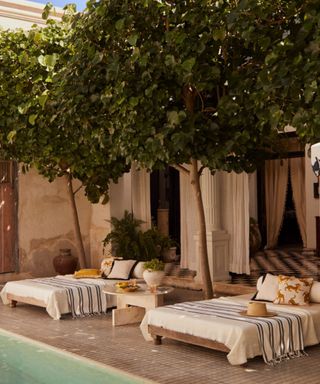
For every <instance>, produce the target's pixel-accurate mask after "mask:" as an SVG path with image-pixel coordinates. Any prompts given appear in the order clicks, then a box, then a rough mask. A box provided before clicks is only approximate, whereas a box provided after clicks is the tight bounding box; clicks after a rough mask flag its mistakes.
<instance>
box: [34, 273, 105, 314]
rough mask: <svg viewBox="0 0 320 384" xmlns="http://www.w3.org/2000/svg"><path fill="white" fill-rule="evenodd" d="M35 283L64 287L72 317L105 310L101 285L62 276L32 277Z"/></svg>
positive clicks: (100, 312)
mask: <svg viewBox="0 0 320 384" xmlns="http://www.w3.org/2000/svg"><path fill="white" fill-rule="evenodd" d="M34 282H36V283H37V284H43V285H46V286H50V287H57V288H64V289H65V290H66V293H67V298H68V305H69V309H70V312H71V314H72V317H73V318H76V317H83V316H89V315H95V314H103V313H106V312H107V296H106V295H105V294H104V293H103V292H102V288H103V286H102V285H99V284H93V283H92V282H90V283H87V282H85V281H81V280H72V279H67V278H63V277H60V276H59V277H58V278H57V277H47V278H39V279H34Z"/></svg>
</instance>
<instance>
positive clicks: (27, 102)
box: [0, 6, 128, 267]
mask: <svg viewBox="0 0 320 384" xmlns="http://www.w3.org/2000/svg"><path fill="white" fill-rule="evenodd" d="M49 11H50V6H48V7H47V8H46V9H45V12H46V13H48V12H49ZM74 18H76V17H75V16H74V14H73V10H72V7H68V8H67V10H66V14H65V16H64V18H63V21H62V22H61V23H60V22H59V23H58V22H54V21H52V20H48V24H47V26H46V27H45V28H33V29H31V30H30V31H28V32H25V31H23V30H15V31H3V30H2V31H0V51H1V56H0V102H1V105H2V108H1V109H0V127H1V130H0V155H1V157H2V158H4V159H12V160H16V161H18V162H20V163H22V164H23V168H22V169H23V170H24V171H27V170H28V169H29V167H31V166H33V167H35V168H36V169H37V170H38V172H39V173H40V174H42V175H43V176H45V177H46V178H47V179H48V180H49V181H50V182H51V181H53V180H54V179H55V178H57V177H62V176H63V177H65V178H66V181H67V187H68V191H69V197H70V204H71V207H72V213H73V219H74V230H75V240H76V243H77V248H78V252H79V261H80V266H81V267H85V266H86V260H85V254H84V247H83V242H82V237H81V231H80V225H79V219H78V213H77V208H76V203H75V193H76V192H77V191H78V190H75V191H74V189H73V184H72V180H73V179H78V180H80V182H81V183H82V184H81V185H82V186H84V188H85V194H86V195H87V197H88V199H89V200H90V201H92V202H97V201H98V200H99V198H100V197H101V196H103V195H105V196H107V195H108V185H109V182H110V180H114V181H116V180H117V179H118V177H119V176H121V175H122V174H123V173H124V172H126V171H127V170H128V166H127V165H126V164H125V163H124V161H123V160H124V159H123V158H122V157H121V156H116V157H114V160H112V158H111V157H110V156H109V154H108V151H109V148H110V137H108V135H106V134H105V133H104V132H103V135H101V134H100V135H99V134H98V133H97V131H91V130H90V127H88V126H86V125H85V124H84V123H83V121H82V125H78V123H77V116H76V115H75V114H74V113H73V111H72V110H69V111H63V110H61V109H60V110H59V115H57V111H56V108H55V106H56V104H57V102H56V101H55V100H54V98H53V97H52V92H53V89H54V87H57V84H56V83H55V82H56V78H57V74H58V73H59V71H60V70H61V69H62V68H64V66H66V65H67V62H68V59H69V58H70V55H71V54H72V49H71V46H68V40H67V37H68V35H69V33H70V31H71V29H70V25H71V21H72V20H73V19H74Z"/></svg>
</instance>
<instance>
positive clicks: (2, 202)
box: [0, 161, 16, 273]
mask: <svg viewBox="0 0 320 384" xmlns="http://www.w3.org/2000/svg"><path fill="white" fill-rule="evenodd" d="M15 241H16V193H15V166H14V163H13V162H11V161H0V273H6V272H14V271H15V266H16V252H15V249H16V247H15Z"/></svg>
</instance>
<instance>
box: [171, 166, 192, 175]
mask: <svg viewBox="0 0 320 384" xmlns="http://www.w3.org/2000/svg"><path fill="white" fill-rule="evenodd" d="M172 168H174V169H176V170H177V171H179V172H181V173H183V174H185V175H187V176H189V175H190V171H189V170H188V169H187V168H185V167H184V166H183V165H180V164H175V165H172Z"/></svg>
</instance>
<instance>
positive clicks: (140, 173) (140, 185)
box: [131, 165, 151, 231]
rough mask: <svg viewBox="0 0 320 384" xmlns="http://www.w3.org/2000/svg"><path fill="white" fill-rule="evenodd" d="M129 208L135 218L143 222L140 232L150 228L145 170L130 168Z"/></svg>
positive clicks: (148, 186)
mask: <svg viewBox="0 0 320 384" xmlns="http://www.w3.org/2000/svg"><path fill="white" fill-rule="evenodd" d="M131 206H132V213H133V215H134V217H135V218H137V219H139V220H143V221H144V223H143V224H141V228H142V230H144V231H146V230H147V229H149V228H150V227H151V204H150V174H149V173H148V172H147V171H146V170H145V169H140V170H138V169H137V168H136V166H135V165H133V166H132V168H131Z"/></svg>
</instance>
